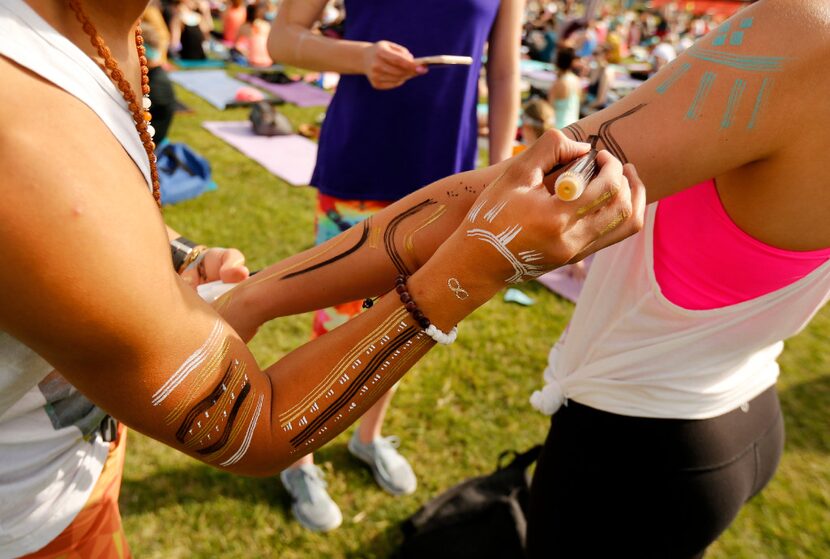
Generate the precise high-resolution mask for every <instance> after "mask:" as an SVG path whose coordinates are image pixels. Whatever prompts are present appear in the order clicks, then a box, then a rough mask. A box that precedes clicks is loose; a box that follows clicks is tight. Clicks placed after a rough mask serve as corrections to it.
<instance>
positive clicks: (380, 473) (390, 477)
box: [349, 431, 418, 495]
mask: <svg viewBox="0 0 830 559" xmlns="http://www.w3.org/2000/svg"><path fill="white" fill-rule="evenodd" d="M400 444H401V441H400V439H398V437H379V438H377V439H375V440H374V441H372V442H371V443H369V444H364V443H362V442H360V438H359V437H358V434H357V431H355V432H354V435H352V438H351V439H349V452H350V453H351V454H352V455H353V456H355V457H356V458H358V459H360V460H361V461H363V462H365V463H366V464H368V465H369V467H370V468H372V473H373V474H374V476H375V481H377V482H378V485H380V486H381V487H382V488H383V489H384V490H386V491H387V492H388V493H391V494H392V495H409V494H410V493H414V492H415V488H416V487H418V480H417V478H416V477H415V472H413V471H412V466H410V465H409V462H407V461H406V458H404V457H403V456H401V454H400V453H399V452H398V451H397V448H398V446H400Z"/></svg>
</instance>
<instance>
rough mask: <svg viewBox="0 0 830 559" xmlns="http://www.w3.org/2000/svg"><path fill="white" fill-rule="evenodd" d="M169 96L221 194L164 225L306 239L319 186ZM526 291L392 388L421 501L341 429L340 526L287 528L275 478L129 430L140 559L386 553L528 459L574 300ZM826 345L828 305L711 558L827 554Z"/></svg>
mask: <svg viewBox="0 0 830 559" xmlns="http://www.w3.org/2000/svg"><path fill="white" fill-rule="evenodd" d="M177 91H178V93H179V96H180V99H181V100H182V101H183V102H184V103H186V104H187V105H188V106H190V107H191V108H193V109H194V110H195V112H194V113H193V114H186V115H178V116H177V117H176V121H175V123H174V125H173V128H172V134H171V136H172V139H173V140H174V141H185V142H187V143H188V144H190V145H191V146H192V147H194V148H195V149H196V150H198V151H199V152H200V153H202V154H203V155H205V156H207V157H208V158H209V159H210V161H211V163H212V165H213V169H214V178H215V179H216V182H217V183H218V184H219V189H218V190H217V191H215V192H210V193H207V194H204V195H202V196H201V197H199V198H197V199H195V200H191V201H188V202H185V203H181V204H179V205H176V206H172V207H168V208H166V209H165V210H164V213H165V217H166V219H167V221H168V223H169V224H170V225H172V226H173V227H174V228H176V229H177V230H179V231H180V232H182V233H184V234H185V235H186V236H188V237H190V238H192V239H195V240H198V241H200V242H204V243H206V244H209V245H211V244H216V245H224V246H236V247H239V248H240V249H242V250H243V251H244V252H245V254H246V255H247V257H248V261H249V263H250V264H251V267H252V269H256V268H259V267H263V266H265V265H266V264H269V263H271V262H274V261H276V260H279V259H281V258H283V257H285V256H288V255H290V254H293V253H295V252H297V251H300V250H303V249H305V248H307V247H309V246H311V245H312V242H313V236H312V229H313V220H312V207H313V201H314V191H313V190H312V189H310V188H296V187H292V186H290V185H288V184H286V183H285V182H283V181H281V180H279V179H277V178H275V177H274V176H272V175H270V174H269V173H267V172H266V171H265V170H264V169H263V168H262V167H260V166H259V165H258V164H256V163H254V162H253V161H251V160H250V159H248V158H246V157H244V156H242V155H241V154H240V153H238V152H237V151H235V150H234V149H233V148H231V147H230V146H228V145H227V144H225V143H224V142H222V141H221V140H219V139H217V138H215V137H214V136H212V135H211V134H209V133H208V132H207V131H205V130H204V129H203V128H202V127H201V122H202V121H203V120H222V119H228V120H244V119H246V118H247V114H248V113H247V111H246V110H244V109H234V110H227V111H217V110H215V109H214V108H213V107H211V106H210V105H208V104H207V103H205V102H204V101H202V100H201V99H199V98H197V97H195V96H193V95H191V94H189V93H187V92H185V91H183V90H181V89H177ZM280 110H282V111H283V112H284V113H285V114H286V115H287V116H288V117H289V118H290V119H291V120H292V121H293V122H294V123H295V124H298V123H301V122H312V121H313V120H314V118H315V116H317V115H318V114H319V113H320V112H321V111H320V109H298V108H297V107H294V106H291V105H286V106H284V107H282V108H281V109H280ZM522 289H523V290H524V291H525V292H526V293H528V294H529V295H530V296H531V297H533V298H534V299H535V300H536V304H535V305H534V306H532V307H519V306H516V305H513V304H509V303H505V302H503V301H502V300H501V299H500V298H498V297H497V298H496V299H494V300H492V301H491V302H490V303H488V304H487V305H485V306H484V307H482V308H481V309H479V310H478V311H477V312H476V313H474V314H473V315H472V316H471V317H470V318H469V319H467V320H465V321H464V323H463V324H462V325H461V326H460V335H459V338H458V342H457V343H456V344H454V345H453V346H451V347H449V348H437V349H435V350H434V351H432V352H431V354H429V355H428V356H427V357H426V358H425V359H423V360H422V361H421V362H420V363H419V364H418V365H417V366H416V368H415V369H413V370H412V371H411V372H410V373H409V374H408V375H407V376H406V377H405V379H404V381H403V382H402V383H401V385H400V388H399V390H398V393H397V395H396V396H395V400H394V402H393V404H392V408H391V410H390V412H389V415H388V418H387V422H386V426H385V432H386V433H387V434H396V435H398V436H400V438H401V440H402V447H401V450H402V452H403V453H404V454H405V455H406V456H407V457H409V459H410V460H411V462H412V465H413V467H414V468H415V472H416V473H417V475H418V481H419V486H418V490H417V492H416V493H415V494H414V495H412V496H408V497H402V498H393V497H391V496H388V495H386V494H385V493H383V492H382V491H381V490H380V489H379V488H378V487H377V486H376V485H375V483H374V480H373V479H372V476H371V474H370V472H369V470H368V469H366V468H365V467H363V466H362V465H360V464H358V463H356V462H355V461H354V460H353V459H351V457H350V455H349V454H348V452H347V450H346V441H347V437H348V436H349V435H350V434H351V429H350V430H349V431H348V432H347V433H345V434H344V435H342V436H341V437H339V438H338V439H337V440H335V441H333V442H332V443H330V444H329V445H328V446H327V447H326V448H324V449H323V450H321V451H320V452H319V453H318V454H317V457H316V460H317V463H318V464H319V465H320V466H321V467H322V468H323V470H324V471H325V472H326V474H327V480H328V484H329V490H330V493H331V495H332V497H333V498H334V499H335V501H336V502H337V503H338V504H339V505H340V507H341V509H342V511H343V516H344V522H343V525H342V526H341V527H340V528H339V529H338V530H337V531H335V532H332V533H329V534H325V535H318V534H312V533H309V532H307V531H305V530H304V529H303V528H301V527H300V526H299V525H298V524H297V523H296V522H294V521H293V518H292V517H291V513H290V511H289V499H288V496H287V494H286V492H285V491H284V490H283V488H282V486H281V484H280V483H279V481H278V480H277V479H276V478H272V479H253V478H242V477H234V476H232V475H229V474H225V473H223V472H219V471H217V470H213V469H211V468H209V467H208V466H205V465H202V464H200V463H198V462H196V461H195V460H192V459H190V458H188V457H185V456H183V455H179V454H177V453H176V452H174V451H172V450H170V449H167V448H165V447H164V446H162V445H160V444H158V443H156V442H154V441H152V440H150V439H147V438H145V437H143V436H141V435H139V434H137V433H135V432H132V433H131V434H130V442H129V447H128V448H129V452H128V455H127V465H126V470H125V473H124V484H123V488H122V492H121V507H122V513H123V516H124V524H125V527H126V531H127V539H128V541H129V542H130V546H131V548H132V551H133V555H134V556H135V557H137V558H153V557H158V558H164V559H173V558H178V557H188V558H189V557H204V558H212V557H223V558H234V557H245V558H252V557H280V558H283V559H291V558H318V557H321V558H322V557H333V558H341V557H342V558H347V557H348V558H357V557H387V556H388V555H389V554H390V552H391V550H393V549H394V548H395V546H396V544H397V543H398V542H399V540H400V536H399V531H398V524H399V522H400V521H402V520H403V519H404V518H406V517H407V516H408V515H410V514H412V513H413V512H414V511H415V510H416V509H417V508H418V507H419V506H420V505H421V504H423V503H424V502H426V501H427V500H429V499H430V498H431V497H433V496H435V495H436V494H438V493H439V492H441V491H442V490H444V489H446V488H447V487H450V486H451V485H453V484H455V483H457V482H459V481H461V480H462V479H465V478H467V477H470V476H473V475H479V474H482V473H485V472H489V471H490V470H492V469H493V468H494V466H495V461H496V457H497V456H498V454H499V453H500V452H501V451H502V450H505V449H517V450H524V449H525V448H527V447H530V446H532V445H534V444H536V443H539V442H541V441H542V440H543V438H544V435H545V433H546V428H547V419H546V418H545V417H543V416H542V415H540V414H539V413H537V412H535V411H534V410H533V409H532V408H531V407H530V405H529V404H528V401H527V400H528V396H529V395H530V393H531V391H532V390H534V389H535V388H537V387H539V385H540V383H541V371H542V369H543V367H544V363H545V357H546V354H547V351H548V349H549V347H550V345H551V343H552V342H553V341H554V340H555V339H556V337H557V336H558V335H559V333H560V332H561V331H562V329H563V328H564V326H565V324H566V323H567V321H568V318H569V316H570V314H571V312H572V306H571V305H570V304H569V303H566V302H564V301H563V300H561V299H559V298H558V297H556V296H554V295H552V294H551V293H549V292H547V291H546V290H545V289H544V288H542V287H541V286H540V285H538V284H528V285H525V286H523V288H522ZM310 323H311V319H310V316H308V315H306V316H298V317H291V318H285V319H280V320H277V321H274V322H273V323H271V324H269V325H267V326H266V327H265V328H264V329H262V330H261V332H260V333H259V334H258V335H257V337H256V338H255V339H254V340H253V342H252V344H251V345H252V349H253V351H254V353H255V355H256V356H257V359H259V361H260V363H261V364H262V365H267V364H270V363H271V362H273V361H274V360H275V359H278V358H279V357H280V356H282V355H284V354H285V353H287V352H288V351H290V350H291V349H292V348H294V347H296V346H298V345H300V344H302V343H304V342H305V341H306V340H307V338H308V334H309V329H310ZM828 338H830V309H827V308H825V309H824V311H823V312H821V313H820V314H819V316H818V317H817V318H816V319H815V320H814V321H813V323H812V324H811V325H810V327H809V328H808V329H807V330H806V331H805V332H803V333H802V334H801V335H799V336H798V337H797V338H795V339H793V340H790V341H789V342H788V344H787V349H786V351H785V353H784V355H783V357H782V359H781V365H782V369H783V372H782V376H781V383H780V392H781V400H782V404H783V408H784V412H785V414H786V424H787V436H788V439H787V448H786V453H785V455H784V458H783V461H782V463H781V466H780V468H779V471H778V474H777V476H776V478H775V479H774V480H773V482H772V483H771V484H770V486H769V487H768V488H767V489H766V490H765V491H764V493H763V494H762V495H761V496H760V497H758V498H756V499H755V500H754V501H753V502H752V503H750V505H749V506H747V507H745V508H744V510H743V511H742V513H741V514H740V516H739V517H738V519H737V520H736V522H735V523H734V525H733V526H732V527H731V528H730V529H729V531H728V532H727V533H726V534H725V535H724V536H723V537H722V538H721V540H720V541H719V542H718V543H717V544H716V545H715V546H714V547H713V549H712V550H711V552H710V553H709V554H708V555H707V558H709V559H726V558H729V559H732V558H753V559H760V558H770V559H771V558H788V559H789V558H793V559H795V558H819V557H828V556H830V430H828V423H830V422H828V419H830V375H828V371H829V370H830V356H829V353H828ZM565 482H566V481H565ZM646 528H647V527H646Z"/></svg>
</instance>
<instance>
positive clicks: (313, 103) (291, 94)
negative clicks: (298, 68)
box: [236, 74, 331, 107]
mask: <svg viewBox="0 0 830 559" xmlns="http://www.w3.org/2000/svg"><path fill="white" fill-rule="evenodd" d="M236 77H237V78H238V79H240V80H242V81H245V82H248V83H249V84H251V85H255V86H257V87H259V88H262V89H264V90H265V91H269V92H271V93H273V94H275V95H278V96H280V97H281V98H282V99H284V100H285V102H286V103H294V104H295V105H297V106H298V107H317V106H323V107H328V106H329V103H330V102H331V93H329V92H328V91H325V90H323V89H320V88H319V87H315V86H313V85H310V84H307V83H305V82H294V83H286V84H279V83H269V82H267V81H265V80H263V79H262V78H258V77H256V76H254V75H253V74H239V75H237V76H236Z"/></svg>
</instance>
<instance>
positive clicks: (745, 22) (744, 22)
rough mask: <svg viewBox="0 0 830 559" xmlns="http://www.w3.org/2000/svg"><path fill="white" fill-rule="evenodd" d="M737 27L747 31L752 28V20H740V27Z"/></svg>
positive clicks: (748, 18)
mask: <svg viewBox="0 0 830 559" xmlns="http://www.w3.org/2000/svg"><path fill="white" fill-rule="evenodd" d="M738 27H740V28H741V29H749V28H750V27H752V18H751V17H747V18H744V19H742V20H741V23H740V25H738Z"/></svg>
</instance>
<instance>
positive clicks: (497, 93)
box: [487, 0, 525, 165]
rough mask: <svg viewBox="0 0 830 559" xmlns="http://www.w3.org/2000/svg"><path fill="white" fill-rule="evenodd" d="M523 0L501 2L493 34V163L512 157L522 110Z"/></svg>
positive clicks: (490, 56) (489, 81)
mask: <svg viewBox="0 0 830 559" xmlns="http://www.w3.org/2000/svg"><path fill="white" fill-rule="evenodd" d="M524 7H525V2H524V0H502V2H501V5H500V6H499V13H498V14H497V15H496V21H495V22H494V23H493V29H492V30H491V31H490V43H489V44H490V46H489V48H488V50H487V87H488V89H489V92H490V97H489V104H490V111H489V115H488V121H489V122H488V124H489V127H490V164H491V165H492V164H494V163H498V162H499V161H503V160H505V159H507V158H508V157H510V154H511V153H512V151H513V139H514V138H515V136H516V116H517V115H518V111H519V101H520V94H519V47H520V46H521V38H522V15H523V13H524Z"/></svg>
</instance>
